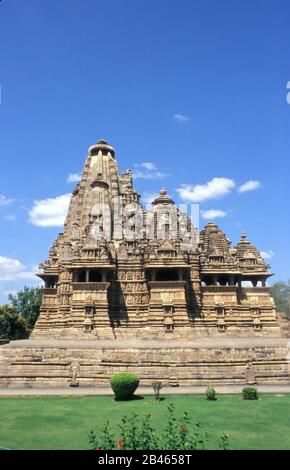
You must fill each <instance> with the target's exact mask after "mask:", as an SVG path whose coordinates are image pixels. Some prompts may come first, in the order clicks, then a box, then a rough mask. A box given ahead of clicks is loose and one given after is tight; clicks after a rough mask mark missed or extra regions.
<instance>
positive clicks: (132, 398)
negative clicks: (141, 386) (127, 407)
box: [114, 395, 144, 401]
mask: <svg viewBox="0 0 290 470" xmlns="http://www.w3.org/2000/svg"><path fill="white" fill-rule="evenodd" d="M114 400H115V401H136V400H144V397H142V396H141V395H133V396H132V397H130V398H127V399H126V398H123V399H120V398H116V397H114Z"/></svg>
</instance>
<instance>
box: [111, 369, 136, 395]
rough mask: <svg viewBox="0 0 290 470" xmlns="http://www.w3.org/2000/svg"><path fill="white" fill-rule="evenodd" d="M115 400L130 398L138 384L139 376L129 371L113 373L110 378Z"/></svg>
mask: <svg viewBox="0 0 290 470" xmlns="http://www.w3.org/2000/svg"><path fill="white" fill-rule="evenodd" d="M110 384H111V387H112V389H113V392H114V394H115V398H116V400H130V399H132V398H133V395H134V392H135V390H136V389H137V387H138V385H139V377H138V375H136V374H132V373H130V372H120V373H118V374H114V375H113V376H112V377H111V380H110Z"/></svg>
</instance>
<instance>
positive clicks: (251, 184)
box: [238, 180, 262, 193]
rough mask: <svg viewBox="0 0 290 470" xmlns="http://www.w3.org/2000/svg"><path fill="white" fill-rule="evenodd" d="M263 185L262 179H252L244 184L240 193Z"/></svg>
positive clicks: (240, 188)
mask: <svg viewBox="0 0 290 470" xmlns="http://www.w3.org/2000/svg"><path fill="white" fill-rule="evenodd" d="M261 187H262V183H261V182H260V181H254V180H250V181H247V182H246V183H244V184H242V185H241V186H240V187H239V189H238V191H239V193H245V192H246V191H254V190H255V189H259V188H261Z"/></svg>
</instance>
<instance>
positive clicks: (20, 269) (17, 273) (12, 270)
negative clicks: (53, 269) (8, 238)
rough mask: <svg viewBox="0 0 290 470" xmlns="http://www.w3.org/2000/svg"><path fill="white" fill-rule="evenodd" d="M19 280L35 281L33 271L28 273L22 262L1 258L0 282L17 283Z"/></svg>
mask: <svg viewBox="0 0 290 470" xmlns="http://www.w3.org/2000/svg"><path fill="white" fill-rule="evenodd" d="M18 279H35V274H34V273H33V272H32V271H27V268H26V266H24V265H23V264H22V263H21V262H20V261H18V260H17V259H13V258H7V257H6V256H0V281H16V280H18Z"/></svg>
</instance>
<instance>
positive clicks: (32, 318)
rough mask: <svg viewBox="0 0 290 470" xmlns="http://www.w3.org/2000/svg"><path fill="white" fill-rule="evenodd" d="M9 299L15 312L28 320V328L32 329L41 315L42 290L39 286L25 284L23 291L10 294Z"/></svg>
mask: <svg viewBox="0 0 290 470" xmlns="http://www.w3.org/2000/svg"><path fill="white" fill-rule="evenodd" d="M9 300H10V302H11V304H12V306H13V307H14V309H15V312H16V313H17V314H18V315H20V316H21V317H22V318H23V319H24V320H25V321H26V324H27V327H28V329H29V330H32V328H33V327H34V325H35V322H36V320H37V318H38V315H39V310H40V305H41V290H40V289H39V288H38V287H27V286H25V287H24V289H23V290H22V291H19V292H17V293H16V294H10V295H9Z"/></svg>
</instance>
